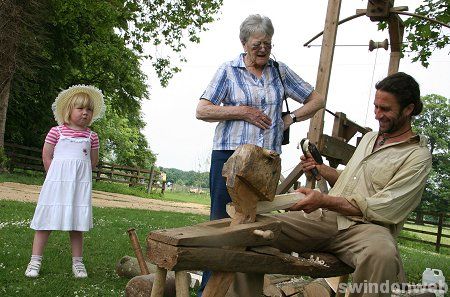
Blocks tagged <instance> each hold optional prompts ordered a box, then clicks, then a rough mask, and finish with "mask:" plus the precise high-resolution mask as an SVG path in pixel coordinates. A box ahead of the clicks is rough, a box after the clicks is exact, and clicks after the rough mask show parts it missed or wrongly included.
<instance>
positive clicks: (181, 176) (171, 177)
mask: <svg viewBox="0 0 450 297" xmlns="http://www.w3.org/2000/svg"><path fill="white" fill-rule="evenodd" d="M161 171H164V172H165V173H167V181H168V182H171V183H172V184H179V185H184V186H192V187H201V188H209V172H196V171H192V170H191V171H183V170H180V169H176V168H162V167H161Z"/></svg>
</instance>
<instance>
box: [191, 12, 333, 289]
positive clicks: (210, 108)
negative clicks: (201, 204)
mask: <svg viewBox="0 0 450 297" xmlns="http://www.w3.org/2000/svg"><path fill="white" fill-rule="evenodd" d="M273 33H274V28H273V26H272V22H271V20H270V19H269V18H268V17H265V16H260V15H257V14H256V15H250V16H248V17H247V18H246V19H245V20H244V22H243V23H242V24H241V27H240V33H239V38H240V40H241V43H242V46H243V48H244V53H242V54H240V55H239V56H238V57H237V58H236V59H234V60H232V61H230V62H226V63H224V64H223V65H222V66H221V67H220V68H219V70H218V71H217V72H216V74H215V76H214V77H213V79H212V81H211V82H210V83H209V85H208V86H207V88H206V90H205V91H204V92H203V95H202V96H201V98H200V101H199V103H198V106H197V119H200V120H204V121H207V122H215V121H218V122H219V124H218V125H217V127H216V131H215V135H214V144H213V152H212V156H211V169H210V189H211V214H210V219H211V220H216V219H221V218H225V217H228V215H227V213H226V210H225V209H226V207H225V206H226V204H227V203H228V202H231V198H230V196H229V194H228V192H227V189H226V185H225V180H224V178H223V177H222V168H223V164H224V163H225V162H226V161H227V160H228V158H229V157H230V156H231V155H232V154H233V152H234V150H235V149H236V148H237V147H238V146H240V145H242V144H247V143H250V144H254V145H257V146H260V147H263V148H266V149H269V150H274V151H276V152H278V153H281V143H282V138H283V131H284V130H285V129H287V128H288V127H289V126H290V125H292V124H293V123H295V122H299V121H304V120H306V119H309V118H310V117H312V116H313V115H314V114H315V112H316V111H317V110H319V109H321V108H322V107H324V98H323V96H321V95H320V94H319V93H317V92H316V91H314V88H313V87H312V86H311V85H310V84H308V83H307V82H305V81H304V80H303V79H302V78H301V77H300V76H298V75H297V74H296V73H295V72H294V71H292V70H291V69H290V68H289V67H287V66H286V65H285V64H283V63H279V64H278V63H276V62H275V61H273V60H272V59H270V52H271V49H272V36H273ZM277 68H278V69H277ZM284 95H285V96H287V97H289V98H292V99H294V100H295V101H297V102H300V103H302V104H303V106H302V107H300V108H299V109H297V110H294V111H293V112H291V113H290V114H286V115H285V116H284V117H282V116H281V112H282V105H283V97H284ZM205 278H206V279H207V277H205ZM205 278H204V279H205ZM204 283H205V282H203V284H202V285H204ZM199 296H201V289H200V292H199Z"/></svg>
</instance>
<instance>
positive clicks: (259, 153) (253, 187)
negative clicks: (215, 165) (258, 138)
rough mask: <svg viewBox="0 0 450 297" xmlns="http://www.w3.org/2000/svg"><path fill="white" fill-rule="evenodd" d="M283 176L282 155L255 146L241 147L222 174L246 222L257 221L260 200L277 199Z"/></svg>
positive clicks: (237, 209)
mask: <svg viewBox="0 0 450 297" xmlns="http://www.w3.org/2000/svg"><path fill="white" fill-rule="evenodd" d="M280 173H281V159H280V156H279V155H278V154H277V153H276V152H273V151H269V150H266V149H263V148H261V147H258V146H256V145H252V144H245V145H242V146H240V147H238V148H237V149H236V150H235V152H234V153H233V155H232V156H231V157H230V158H229V159H228V161H227V162H225V164H224V166H223V170H222V175H223V176H224V177H225V178H226V186H227V190H228V193H229V194H230V197H231V200H233V203H234V207H235V208H236V211H237V212H239V213H241V214H242V216H243V219H244V220H243V221H242V223H247V222H254V221H255V216H256V202H257V201H260V200H267V201H272V200H273V199H274V198H275V192H276V189H277V185H278V180H279V179H280Z"/></svg>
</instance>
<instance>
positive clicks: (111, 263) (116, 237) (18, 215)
mask: <svg viewBox="0 0 450 297" xmlns="http://www.w3.org/2000/svg"><path fill="white" fill-rule="evenodd" d="M34 208H35V204H32V203H23V202H15V201H3V200H0V209H1V211H0V228H1V240H0V280H1V281H0V295H1V296H111V297H113V296H114V297H116V296H124V295H125V286H126V284H127V282H128V281H129V279H127V278H121V277H118V276H117V274H116V272H115V266H116V263H117V262H118V261H119V260H120V259H121V258H122V257H123V256H125V255H129V256H133V257H134V251H133V248H132V246H131V244H130V239H129V236H128V234H127V232H126V231H127V230H128V229H130V228H135V229H136V233H137V234H138V238H139V239H140V244H141V247H142V249H143V252H144V254H145V253H146V241H145V238H146V236H147V234H148V233H149V232H150V231H152V230H157V229H167V228H175V227H182V226H189V225H194V224H198V223H202V222H205V221H207V217H206V216H201V215H193V214H186V213H169V212H156V211H149V210H135V209H121V208H97V207H94V228H93V229H92V230H91V231H89V232H86V233H85V234H84V249H83V256H84V257H83V260H84V262H85V264H86V268H87V271H88V274H89V277H88V278H86V279H82V280H81V279H75V278H74V277H73V276H72V270H71V251H70V243H69V240H68V237H69V234H68V232H61V231H55V232H52V234H51V236H50V238H49V240H48V243H47V246H46V248H45V251H44V257H43V264H42V269H41V273H40V276H39V277H38V278H36V279H29V278H26V277H25V276H24V275H23V274H24V272H25V268H26V266H27V264H28V261H29V260H30V255H31V246H32V242H33V234H34V231H33V230H31V229H30V228H29V224H30V220H31V218H32V216H33V212H34ZM18 243H20V244H18ZM62 284H63V285H62Z"/></svg>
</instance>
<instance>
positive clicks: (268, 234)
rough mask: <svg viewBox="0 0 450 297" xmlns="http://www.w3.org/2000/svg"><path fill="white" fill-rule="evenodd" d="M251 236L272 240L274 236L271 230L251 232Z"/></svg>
mask: <svg viewBox="0 0 450 297" xmlns="http://www.w3.org/2000/svg"><path fill="white" fill-rule="evenodd" d="M253 234H255V235H257V236H261V237H262V238H264V239H273V238H274V237H275V235H274V234H273V231H272V230H266V231H263V230H258V229H256V230H253Z"/></svg>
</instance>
